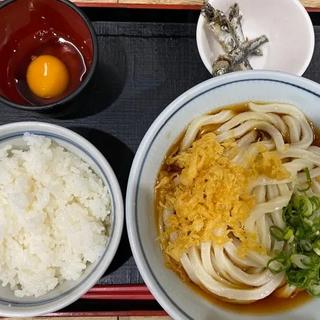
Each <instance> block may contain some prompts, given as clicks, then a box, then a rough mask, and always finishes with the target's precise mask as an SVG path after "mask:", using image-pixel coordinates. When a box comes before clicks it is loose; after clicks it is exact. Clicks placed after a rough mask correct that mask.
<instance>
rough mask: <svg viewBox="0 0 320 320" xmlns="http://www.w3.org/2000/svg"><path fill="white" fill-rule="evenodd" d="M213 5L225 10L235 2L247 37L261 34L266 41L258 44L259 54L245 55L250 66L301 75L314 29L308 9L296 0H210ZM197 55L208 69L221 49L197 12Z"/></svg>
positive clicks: (210, 69) (306, 64) (309, 51)
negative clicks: (261, 54) (256, 55)
mask: <svg viewBox="0 0 320 320" xmlns="http://www.w3.org/2000/svg"><path fill="white" fill-rule="evenodd" d="M210 2H211V3H212V4H213V6H214V7H215V8H217V9H220V10H222V11H223V12H226V11H227V10H228V8H229V7H230V6H231V5H232V4H234V2H237V3H239V6H240V10H241V13H242V14H243V19H242V21H243V23H242V24H243V31H244V35H245V36H247V37H248V38H249V39H253V38H255V37H258V36H260V35H263V34H265V35H266V36H267V37H268V38H269V42H268V43H266V44H264V45H263V46H262V47H261V48H262V50H263V56H262V57H251V58H250V59H249V61H250V63H251V65H252V67H253V69H265V70H275V71H283V72H288V73H292V74H295V75H302V74H303V73H304V71H305V70H306V69H307V67H308V65H309V63H310V61H311V58H312V55H313V50H314V29H313V26H312V22H311V20H310V17H309V15H308V13H307V12H306V10H305V8H304V7H303V5H302V4H301V3H300V1H299V0H281V1H279V0H267V1H266V0H254V1H252V0H237V1H235V0H211V1H210ZM197 45H198V50H199V54H200V57H201V59H202V61H203V63H204V65H205V67H206V68H207V69H208V71H209V72H210V73H212V63H213V62H214V61H215V60H216V58H217V57H218V56H219V55H220V54H222V53H224V52H223V50H222V49H221V47H220V45H219V43H218V42H217V41H216V40H215V38H214V36H213V34H212V32H211V31H210V30H209V27H208V25H207V24H206V21H205V18H204V17H203V16H202V15H200V17H199V20H198V25H197Z"/></svg>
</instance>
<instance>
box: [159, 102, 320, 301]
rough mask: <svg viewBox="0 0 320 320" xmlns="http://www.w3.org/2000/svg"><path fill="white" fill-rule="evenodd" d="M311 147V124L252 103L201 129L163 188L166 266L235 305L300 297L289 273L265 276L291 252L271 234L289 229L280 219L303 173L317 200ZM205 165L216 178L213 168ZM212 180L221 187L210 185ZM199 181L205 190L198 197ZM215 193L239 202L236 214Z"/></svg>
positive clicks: (170, 167)
mask: <svg viewBox="0 0 320 320" xmlns="http://www.w3.org/2000/svg"><path fill="white" fill-rule="evenodd" d="M208 141H209V144H208ZM210 141H212V145H214V147H212V148H213V149H212V150H211V142H210ZM313 142H314V132H313V128H312V126H311V124H310V123H309V121H308V120H307V119H306V117H305V115H304V114H303V113H302V112H301V111H300V110H299V109H297V108H296V107H295V106H292V105H289V104H279V103H272V104H257V103H252V102H250V103H247V104H246V110H242V111H239V110H237V109H232V108H230V109H228V108H226V109H223V110H221V111H219V112H217V113H214V114H208V115H203V116H200V117H198V118H196V119H194V120H193V121H192V122H191V123H190V124H189V126H188V128H187V130H186V132H185V133H184V135H183V137H182V139H180V140H179V143H178V144H177V145H175V146H174V147H173V149H171V151H170V152H169V154H168V155H167V158H166V160H165V161H164V164H163V166H162V168H161V170H160V173H159V177H158V181H157V185H156V192H157V204H156V205H157V210H158V214H159V225H160V240H161V246H162V249H163V252H164V254H165V256H166V259H167V262H168V264H169V266H170V267H171V268H173V269H174V270H175V271H176V272H178V273H179V274H180V275H182V276H183V275H185V276H187V277H188V278H189V279H190V280H191V281H192V282H194V283H195V284H197V285H198V286H199V287H201V288H204V289H205V290H206V291H209V292H210V293H212V294H214V295H216V296H218V297H220V298H222V299H224V300H229V301H232V302H236V303H249V302H253V301H256V300H259V299H263V298H265V297H267V296H269V295H270V294H272V293H274V292H275V293H276V294H277V295H278V296H281V297H290V296H292V295H294V294H295V293H296V291H297V290H298V289H297V288H296V287H294V286H290V285H289V284H288V283H287V281H286V278H285V274H284V272H279V273H272V272H271V271H270V270H269V269H268V268H267V265H268V261H270V259H272V257H274V254H275V252H280V251H281V250H282V249H283V246H284V242H283V241H279V240H277V239H275V238H274V237H272V236H271V234H270V227H271V226H277V227H279V228H281V229H283V228H284V227H285V222H284V220H283V215H282V209H283V208H284V207H286V206H287V205H288V203H289V201H290V199H291V196H292V194H293V192H294V190H295V189H296V188H297V186H298V185H304V184H305V183H306V180H307V178H306V175H305V168H308V170H309V173H310V177H311V182H312V183H311V188H310V189H309V190H308V191H306V193H307V194H317V195H319V194H320V182H319V179H318V177H319V176H320V148H319V147H317V146H315V145H313ZM208 145H209V147H208ZM210 150H211V151H210ZM210 152H211V153H210ZM209 153H210V157H211V158H210V157H209V156H208V154H209ZM217 153H218V155H217ZM206 157H209V158H208V159H209V162H208V163H212V165H213V164H215V167H214V168H213V169H212V168H210V166H207V167H206V162H205V161H206ZM195 159H197V161H198V162H195ZM190 161H191V162H192V161H194V163H189V162H190ZM191 168H193V171H192V170H191ZM220 171H221V172H220ZM190 175H192V176H191V177H190ZM219 175H220V178H219ZM187 179H190V181H191V182H190V181H189V180H187ZM199 179H200V180H199ZM201 179H202V180H201ZM210 179H211V180H212V179H213V180H215V182H212V184H208V183H209V182H210V181H209V180H210ZM219 179H220V180H219ZM228 179H229V180H230V182H227V181H228ZM199 181H203V185H204V186H205V187H204V188H202V189H201V190H200V191H199V190H198V189H196V188H198V186H199V185H201V184H199ZM210 183H211V182H210ZM227 183H229V185H228V184H227ZM212 188H213V190H212ZM238 189H239V190H238ZM199 192H200V193H201V199H200V198H199ZM215 193H217V194H219V197H220V196H221V197H222V198H223V199H224V201H225V199H226V197H229V195H230V197H233V200H232V202H230V203H231V204H230V205H229V204H226V202H221V203H220V202H219V199H216V198H215ZM195 198H196V200H195ZM208 198H210V199H211V200H210V203H209V202H208ZM197 199H200V200H197ZM214 201H215V203H214V204H212V203H213V202H214ZM223 206H226V208H224V207H223ZM227 206H229V207H227ZM210 210H211V211H210ZM213 211H214V212H213ZM222 212H223V214H224V216H223V215H222ZM226 212H227V214H226ZM239 212H240V213H239ZM183 228H188V230H187V231H186V230H184V229H183Z"/></svg>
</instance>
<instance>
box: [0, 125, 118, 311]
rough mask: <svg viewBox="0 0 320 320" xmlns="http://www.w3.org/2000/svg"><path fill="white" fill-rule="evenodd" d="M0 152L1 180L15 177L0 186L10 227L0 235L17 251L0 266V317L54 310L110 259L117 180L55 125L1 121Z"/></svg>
mask: <svg viewBox="0 0 320 320" xmlns="http://www.w3.org/2000/svg"><path fill="white" fill-rule="evenodd" d="M0 149H1V150H2V152H1V160H2V161H1V167H2V168H4V163H3V159H6V158H7V156H9V157H8V158H9V161H8V162H7V160H8V159H6V160H5V162H7V163H6V170H0V172H2V176H3V178H7V179H9V180H7V181H8V182H9V184H10V182H11V184H12V178H13V177H14V179H13V181H14V182H15V187H12V188H8V190H4V188H3V187H1V191H2V192H1V203H2V204H3V203H4V202H5V203H6V205H7V207H6V206H3V207H4V208H3V209H6V211H7V212H6V213H7V215H6V217H8V214H9V213H11V214H12V213H14V214H13V215H12V217H13V219H14V220H13V221H14V224H15V225H14V226H13V225H12V224H11V228H4V229H3V230H5V231H6V232H5V233H4V236H5V237H4V238H5V240H6V242H7V243H10V244H11V245H12V243H14V242H15V240H16V239H17V241H16V243H15V245H16V247H18V248H19V247H21V248H23V249H24V250H22V251H21V250H20V254H15V255H14V257H15V259H11V258H10V253H9V251H8V252H7V254H9V255H8V257H9V260H7V263H6V264H3V265H2V267H3V266H4V265H5V266H8V269H7V270H8V272H9V273H6V272H3V274H4V275H3V277H4V278H2V279H1V280H2V281H3V282H4V281H7V283H9V284H10V285H11V288H10V286H9V285H6V286H5V287H2V288H0V297H1V303H0V315H1V316H18V317H24V316H35V315H40V314H43V313H48V312H52V311H55V310H58V309H60V308H62V307H64V306H66V305H68V304H70V303H72V302H73V301H74V300H76V299H78V298H79V297H80V296H81V295H82V294H84V293H85V292H86V291H87V290H88V289H89V288H90V287H92V286H93V285H94V284H95V282H96V281H97V280H98V279H99V277H101V276H102V274H103V273H104V272H105V270H106V268H107V267H108V266H109V264H110V263H111V261H112V258H113V256H114V254H115V252H116V249H117V247H118V244H119V241H120V237H121V231H122V223H123V207H122V197H121V191H120V188H119V185H118V182H117V180H116V177H115V176H114V173H113V172H112V169H111V167H110V166H109V164H108V163H107V162H106V160H105V159H104V157H103V156H102V154H101V153H100V152H99V151H98V150H96V149H95V147H94V146H93V145H91V144H90V143H89V142H88V141H86V140H85V139H84V138H82V137H81V136H79V135H78V134H76V133H74V132H72V131H70V130H68V129H65V128H62V127H59V126H55V125H51V124H47V123H39V122H21V123H14V124H9V125H3V126H1V127H0ZM39 153H40V154H41V156H40V157H39ZM34 156H36V157H37V159H36V160H35V159H34ZM57 159H60V160H61V161H59V160H57ZM50 160H55V162H54V163H51V164H50ZM14 162H15V164H14V165H13V163H14ZM8 163H10V164H8ZM17 164H18V165H17ZM8 166H9V167H10V166H11V168H8ZM13 169H14V170H13ZM26 172H28V174H29V176H28V174H26ZM10 179H11V181H10ZM30 179H31V182H30ZM59 181H60V182H59ZM61 181H64V182H63V184H61ZM17 187H19V188H20V190H19V189H18V188H17ZM28 187H31V188H28ZM48 194H49V195H48ZM88 194H89V196H88ZM30 195H32V197H33V198H32V200H30V199H28V197H29V196H30ZM14 199H16V201H14ZM9 207H10V210H8V208H9ZM59 208H60V209H59ZM26 209H27V210H26ZM50 210H51V212H50ZM52 210H53V211H54V212H55V214H52V213H53V211H52ZM3 211H4V210H3ZM23 212H24V213H25V217H23V215H22V214H21V213H23ZM26 213H27V214H26ZM43 217H45V218H44V219H42V218H43ZM7 222H8V219H2V221H1V224H2V227H3V226H4V227H8V225H6V223H7ZM21 222H23V223H24V228H22V227H21V225H22V224H23V223H22V224H21ZM35 228H36V229H35ZM15 229H18V230H19V232H18V234H17V233H15V232H16V231H15ZM8 230H10V232H11V233H10V232H8ZM34 230H37V231H38V234H37V235H36V237H34V235H35V233H34ZM48 230H49V232H48ZM70 230H71V231H72V232H70ZM12 240H13V241H12ZM59 251H60V253H58V252H59ZM1 252H2V254H4V252H5V251H4V250H1ZM17 252H18V253H19V250H18V251H16V253H17ZM21 254H22V255H21ZM12 256H13V255H11V257H12ZM59 257H60V258H59ZM22 261H23V262H22ZM23 263H24V264H25V265H24V267H23V265H22V264H23ZM59 265H60V267H59ZM28 268H29V271H28ZM19 270H22V271H23V272H22V273H21V274H20V273H19ZM24 272H25V273H24ZM11 275H13V277H12V278H10V276H11ZM19 276H20V278H19ZM28 276H29V279H28ZM19 280H20V281H21V282H20V281H19ZM28 281H29V283H28ZM7 283H3V284H7ZM17 296H18V297H17Z"/></svg>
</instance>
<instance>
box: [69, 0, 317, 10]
mask: <svg viewBox="0 0 320 320" xmlns="http://www.w3.org/2000/svg"><path fill="white" fill-rule="evenodd" d="M72 1H74V2H76V3H77V4H78V5H82V6H111V7H115V6H129V7H150V8H151V7H158V8H176V9H179V8H185V9H188V8H192V9H197V8H199V7H200V6H201V5H202V3H203V0H72ZM235 1H236V0H235ZM300 1H301V3H302V4H303V5H304V6H305V7H306V8H308V9H311V11H312V10H316V11H318V10H319V11H320V0H300Z"/></svg>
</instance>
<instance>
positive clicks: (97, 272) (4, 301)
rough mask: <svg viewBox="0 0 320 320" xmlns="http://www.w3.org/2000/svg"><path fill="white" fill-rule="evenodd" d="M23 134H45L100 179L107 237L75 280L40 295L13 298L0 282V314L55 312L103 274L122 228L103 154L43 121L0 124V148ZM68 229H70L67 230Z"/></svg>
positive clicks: (19, 143) (115, 187) (118, 199)
mask: <svg viewBox="0 0 320 320" xmlns="http://www.w3.org/2000/svg"><path fill="white" fill-rule="evenodd" d="M24 133H30V134H35V135H41V136H46V137H48V138H51V139H53V140H54V141H56V142H57V143H58V144H59V145H61V146H63V147H64V148H65V149H67V150H68V151H70V152H72V153H74V154H76V155H77V156H79V157H80V158H81V159H82V160H84V161H85V162H86V163H88V164H89V166H90V167H91V169H92V170H93V171H94V172H95V173H96V174H97V175H98V176H99V177H100V178H101V179H102V180H103V182H104V183H105V185H106V186H107V188H108V190H109V193H110V198H111V228H110V237H109V240H108V241H107V243H106V245H105V249H104V252H103V253H102V255H101V257H100V258H99V259H98V260H97V261H96V262H94V263H93V264H90V265H88V266H87V268H86V269H85V271H84V273H83V274H82V275H81V277H80V278H79V279H77V280H74V281H73V280H68V281H65V282H63V283H61V284H59V285H58V286H57V287H56V288H54V289H53V290H51V291H49V292H48V293H47V294H45V295H43V296H40V297H37V298H35V297H23V298H19V297H16V296H15V295H14V293H13V291H12V290H10V288H9V287H8V286H6V287H2V286H1V285H0V317H33V316H39V315H42V314H47V313H50V312H54V311H57V310H59V309H62V308H64V307H66V306H67V305H69V304H71V303H72V302H74V301H75V300H77V299H79V298H80V297H81V296H82V295H83V294H84V293H86V292H87V291H88V290H89V289H90V288H91V287H93V286H94V285H95V283H96V282H97V281H98V280H99V279H100V277H101V276H102V275H103V274H104V272H105V271H106V269H107V268H108V267H109V265H110V263H111V261H112V260H113V257H114V255H115V253H116V251H117V248H118V245H119V242H120V239H121V234H122V228H123V219H124V212H123V211H124V210H123V200H122V194H121V190H120V187H119V184H118V180H117V178H116V176H115V174H114V172H113V170H112V168H111V166H110V165H109V163H108V162H107V160H106V159H105V158H104V156H103V155H102V154H101V153H100V152H99V151H98V150H97V149H96V148H95V147H94V146H93V145H92V144H91V143H90V142H89V141H87V140H86V139H85V138H83V137H82V136H80V135H79V134H77V133H75V132H73V131H71V130H69V129H66V128H63V127H61V126H57V125H53V124H50V123H44V122H15V123H10V124H6V125H2V126H0V147H3V146H5V145H7V144H10V145H12V146H14V147H18V148H21V147H23V146H24V145H25V141H23V139H22V137H23V135H24ZM70 232H72V230H70Z"/></svg>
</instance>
